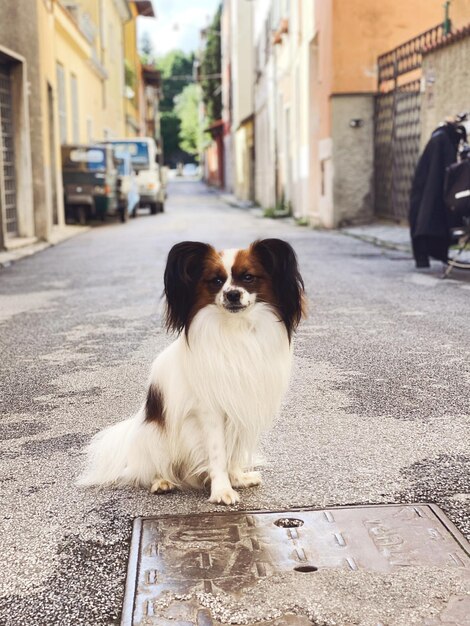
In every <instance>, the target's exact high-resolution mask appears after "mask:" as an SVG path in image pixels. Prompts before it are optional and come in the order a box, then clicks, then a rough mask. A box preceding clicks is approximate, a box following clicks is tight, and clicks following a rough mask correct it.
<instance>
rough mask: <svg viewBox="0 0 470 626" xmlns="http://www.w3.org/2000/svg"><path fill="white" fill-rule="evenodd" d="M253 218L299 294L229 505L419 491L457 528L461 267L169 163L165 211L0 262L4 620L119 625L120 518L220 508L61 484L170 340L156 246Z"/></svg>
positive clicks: (462, 390) (467, 500)
mask: <svg viewBox="0 0 470 626" xmlns="http://www.w3.org/2000/svg"><path fill="white" fill-rule="evenodd" d="M258 237H280V238H284V239H286V240H288V241H289V242H290V243H291V244H292V245H293V246H294V248H295V250H296V252H297V254H298V257H299V262H300V267H301V272H302V274H303V277H304V280H305V283H306V289H307V294H308V296H309V307H310V310H309V317H308V319H307V320H306V321H304V323H303V324H302V326H301V328H300V330H299V332H298V335H297V338H296V344H295V346H296V365H295V368H294V373H293V378H292V383H291V388H290V392H289V395H288V397H287V401H286V403H285V405H284V408H283V411H282V415H281V416H280V418H279V419H278V420H277V422H276V424H275V426H274V428H273V430H272V431H271V432H270V433H269V434H267V435H266V437H265V439H264V442H263V447H264V454H265V456H266V467H265V468H264V470H263V471H262V473H263V479H264V482H263V485H262V486H261V487H259V488H255V489H249V490H244V491H243V492H241V503H240V505H239V508H243V509H251V510H255V509H256V510H259V509H261V510H276V509H283V508H288V507H300V506H316V507H325V506H333V505H342V504H359V503H376V504H378V503H401V502H403V503H406V502H434V503H436V504H437V505H438V506H440V507H441V508H442V509H443V510H444V511H445V513H446V514H447V515H448V516H449V518H450V519H451V521H452V522H453V523H454V524H455V525H456V526H457V528H458V529H459V530H460V531H461V532H463V533H464V534H465V535H466V536H467V537H468V536H469V535H470V519H469V517H468V509H469V504H470V497H469V496H468V493H469V491H470V489H469V487H470V485H469V473H468V462H469V456H470V453H469V444H468V432H469V423H468V407H469V403H468V398H469V396H470V365H469V354H470V345H469V332H468V324H469V322H468V320H469V314H468V302H469V295H470V293H469V292H470V276H467V275H465V273H463V272H460V273H459V272H455V273H454V274H453V277H452V278H451V279H449V280H446V281H441V280H440V279H439V274H440V268H439V267H438V266H437V265H435V266H433V269H431V270H428V271H424V272H421V273H419V272H416V271H415V270H414V264H413V261H412V259H411V258H410V257H408V256H407V255H405V254H404V253H402V252H393V251H383V250H381V249H379V248H377V247H374V246H372V245H369V244H367V243H364V242H361V241H358V240H355V239H352V238H350V237H346V236H344V235H342V234H339V233H335V232H326V231H323V232H321V231H314V230H311V229H309V228H302V227H299V226H296V225H294V224H293V223H291V222H286V221H284V220H271V219H264V218H260V217H257V216H256V215H255V214H253V213H251V212H249V211H245V210H240V209H235V208H232V207H229V206H228V205H226V204H224V203H223V202H222V201H221V200H220V199H219V197H218V195H217V194H216V193H215V192H213V191H209V190H207V188H206V187H205V186H204V185H203V184H202V183H198V182H186V181H184V182H173V183H172V184H171V185H170V188H169V198H168V200H167V204H166V211H165V213H164V214H159V215H155V216H150V215H147V214H142V215H139V216H138V218H137V219H135V220H131V221H130V222H129V223H127V224H124V225H122V224H120V223H118V222H115V223H112V222H110V223H108V224H105V225H102V226H101V225H100V226H97V227H94V228H93V229H92V230H91V231H90V232H87V233H85V234H83V235H80V236H77V237H75V238H73V239H71V240H69V241H67V242H65V243H63V244H61V245H59V246H56V247H52V248H49V249H48V250H46V251H44V252H42V253H40V254H37V255H35V256H33V257H30V258H27V259H24V260H22V261H20V262H17V263H15V264H13V265H12V266H11V267H9V268H6V269H3V270H1V271H0V342H1V356H2V360H1V370H0V381H1V382H0V394H1V398H2V403H1V404H2V412H3V416H2V421H1V423H0V433H1V437H0V439H1V450H2V454H1V461H0V463H1V472H0V478H1V483H2V484H1V492H0V499H1V503H0V510H1V514H0V515H1V518H2V561H3V564H2V567H1V569H0V583H1V587H0V590H1V591H0V593H1V599H0V624H1V625H5V626H7V625H8V626H33V625H34V626H36V625H37V626H49V625H51V624H61V625H74V626H76V625H79V624H83V625H88V626H101V625H103V626H104V625H109V624H118V623H119V616H120V611H121V605H122V599H123V593H124V581H125V575H126V567H127V557H128V550H129V541H130V535H131V527H132V520H133V518H135V517H136V516H139V515H156V514H165V513H172V514H177V513H188V512H204V511H213V510H221V507H219V506H215V505H212V504H210V503H209V502H208V501H207V497H208V495H207V494H205V493H198V492H188V493H184V494H182V493H173V494H170V495H166V496H155V495H150V494H149V493H147V492H146V491H144V490H137V489H121V490H114V491H113V490H103V491H95V490H88V491H87V490H82V489H78V488H77V487H76V486H75V484H74V483H75V480H76V478H77V476H78V473H79V471H80V463H81V450H82V448H83V446H84V445H85V444H86V443H87V442H88V441H89V439H90V437H91V436H92V435H93V434H94V433H95V432H97V431H98V430H99V429H101V428H103V427H104V426H106V425H108V424H111V423H113V422H115V421H117V420H119V419H122V418H124V417H126V416H129V415H131V414H132V413H133V412H134V411H135V410H136V409H137V408H138V407H139V405H140V404H141V403H142V401H143V399H144V397H145V392H146V381H147V376H148V372H149V366H150V363H151V361H152V359H153V358H154V356H155V355H156V354H157V353H158V352H159V351H160V350H161V349H162V348H163V347H164V346H166V345H168V343H169V342H170V341H171V337H168V336H167V335H166V333H165V332H164V330H163V329H162V325H161V320H160V306H161V300H160V296H161V293H162V277H163V270H164V266H165V261H166V255H167V253H168V250H169V249H170V247H171V246H172V245H173V244H174V243H176V242H179V241H182V240H185V239H191V240H202V241H207V242H209V243H212V244H214V245H215V246H216V247H217V248H226V247H244V246H246V245H247V244H248V243H250V242H251V241H253V240H254V239H256V238H258ZM466 494H467V495H466ZM318 602H319V603H320V604H321V602H322V601H321V599H318ZM324 614H325V616H326V617H325V619H327V618H328V615H329V613H328V610H327V608H325V611H324ZM325 623H330V622H325ZM364 623H366V622H364ZM367 623H368V622H367ZM393 623H395V622H393ZM397 623H398V622H397ZM400 623H401V622H400Z"/></svg>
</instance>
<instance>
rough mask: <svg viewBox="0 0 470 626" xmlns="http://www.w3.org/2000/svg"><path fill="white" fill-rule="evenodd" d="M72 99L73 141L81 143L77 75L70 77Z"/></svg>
mask: <svg viewBox="0 0 470 626" xmlns="http://www.w3.org/2000/svg"><path fill="white" fill-rule="evenodd" d="M70 98H71V104H72V141H73V142H74V143H78V142H79V141H80V126H79V123H80V122H79V115H78V85H77V77H76V76H75V74H71V76H70Z"/></svg>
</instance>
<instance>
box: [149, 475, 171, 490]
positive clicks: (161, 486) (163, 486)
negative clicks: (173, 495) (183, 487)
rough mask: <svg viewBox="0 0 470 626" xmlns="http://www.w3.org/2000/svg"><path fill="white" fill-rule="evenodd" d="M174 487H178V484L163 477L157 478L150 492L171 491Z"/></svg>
mask: <svg viewBox="0 0 470 626" xmlns="http://www.w3.org/2000/svg"><path fill="white" fill-rule="evenodd" d="M174 489H176V485H173V483H170V482H169V481H168V480H163V478H157V479H156V480H155V481H154V482H153V484H152V486H151V487H150V493H169V492H170V491H173V490H174Z"/></svg>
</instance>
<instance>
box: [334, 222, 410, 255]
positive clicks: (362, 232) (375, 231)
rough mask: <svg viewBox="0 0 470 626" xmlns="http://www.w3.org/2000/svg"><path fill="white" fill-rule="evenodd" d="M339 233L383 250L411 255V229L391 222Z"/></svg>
mask: <svg viewBox="0 0 470 626" xmlns="http://www.w3.org/2000/svg"><path fill="white" fill-rule="evenodd" d="M339 232H341V233H343V235H348V236H349V237H355V238H356V239H361V240H362V241H366V242H368V243H372V244H374V245H376V246H380V247H381V248H389V249H390V250H400V251H402V252H409V253H411V240H410V229H409V227H408V226H400V225H399V224H393V223H390V222H374V223H373V224H366V225H365V226H351V227H347V228H340V229H339Z"/></svg>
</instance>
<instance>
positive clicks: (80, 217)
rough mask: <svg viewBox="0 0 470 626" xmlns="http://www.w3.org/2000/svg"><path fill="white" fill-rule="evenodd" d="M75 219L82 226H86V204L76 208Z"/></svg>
mask: <svg viewBox="0 0 470 626" xmlns="http://www.w3.org/2000/svg"><path fill="white" fill-rule="evenodd" d="M75 221H76V222H77V224H80V226H85V224H86V208H85V207H84V206H79V207H77V208H76V209H75Z"/></svg>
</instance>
